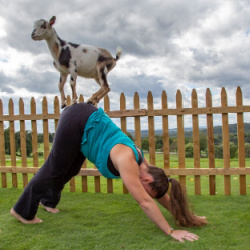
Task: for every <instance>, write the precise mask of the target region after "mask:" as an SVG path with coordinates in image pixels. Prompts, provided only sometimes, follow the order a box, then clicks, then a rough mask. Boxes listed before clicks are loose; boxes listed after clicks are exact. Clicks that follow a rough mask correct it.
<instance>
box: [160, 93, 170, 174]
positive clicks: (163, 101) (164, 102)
mask: <svg viewBox="0 0 250 250" xmlns="http://www.w3.org/2000/svg"><path fill="white" fill-rule="evenodd" d="M161 105H162V110H164V109H168V98H167V93H166V91H163V92H162V95H161ZM162 137H163V138H162V139H163V148H162V151H163V161H164V163H163V167H164V169H168V168H170V156H169V154H170V149H169V129H168V115H163V116H162Z"/></svg>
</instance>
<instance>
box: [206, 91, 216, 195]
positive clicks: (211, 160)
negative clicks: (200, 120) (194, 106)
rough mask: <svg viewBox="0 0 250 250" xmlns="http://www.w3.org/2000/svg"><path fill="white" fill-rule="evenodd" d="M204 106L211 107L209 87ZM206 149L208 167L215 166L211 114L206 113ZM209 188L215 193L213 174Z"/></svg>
mask: <svg viewBox="0 0 250 250" xmlns="http://www.w3.org/2000/svg"><path fill="white" fill-rule="evenodd" d="M206 106H207V108H211V107H212V95H211V92H210V89H209V88H208V89H207V91H206ZM207 149H208V164H209V168H215V154H214V127H213V115H212V114H207ZM209 190H210V195H215V175H209Z"/></svg>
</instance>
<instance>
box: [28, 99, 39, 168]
mask: <svg viewBox="0 0 250 250" xmlns="http://www.w3.org/2000/svg"><path fill="white" fill-rule="evenodd" d="M30 110H31V114H32V115H34V116H35V115H36V101H35V98H34V97H32V98H31V101H30ZM31 130H32V132H31V133H32V154H33V166H34V167H38V166H39V163H38V144H37V121H36V120H31Z"/></svg>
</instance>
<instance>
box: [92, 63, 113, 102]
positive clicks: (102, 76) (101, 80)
mask: <svg viewBox="0 0 250 250" xmlns="http://www.w3.org/2000/svg"><path fill="white" fill-rule="evenodd" d="M97 72H98V78H96V79H95V80H96V82H97V83H98V84H99V85H100V86H101V88H100V89H99V90H98V91H97V92H96V93H94V94H93V95H92V96H91V98H89V99H88V102H91V103H93V104H95V103H98V102H99V101H100V100H101V99H102V98H103V97H104V96H106V95H107V93H108V92H109V91H110V88H109V84H108V81H107V73H108V71H107V68H106V66H105V67H104V68H101V69H97Z"/></svg>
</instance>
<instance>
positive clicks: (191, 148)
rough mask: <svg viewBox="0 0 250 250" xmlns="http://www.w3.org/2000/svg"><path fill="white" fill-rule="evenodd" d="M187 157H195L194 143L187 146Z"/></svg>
mask: <svg viewBox="0 0 250 250" xmlns="http://www.w3.org/2000/svg"><path fill="white" fill-rule="evenodd" d="M185 155H186V157H188V158H192V157H194V145H193V143H191V142H189V143H188V144H186V145H185Z"/></svg>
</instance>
